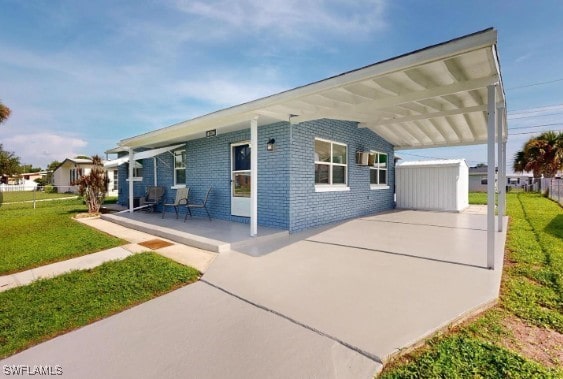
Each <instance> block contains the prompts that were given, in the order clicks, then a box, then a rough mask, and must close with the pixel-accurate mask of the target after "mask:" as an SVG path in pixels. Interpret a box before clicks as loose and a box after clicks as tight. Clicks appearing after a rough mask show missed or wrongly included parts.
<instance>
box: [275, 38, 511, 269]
mask: <svg viewBox="0 0 563 379" xmlns="http://www.w3.org/2000/svg"><path fill="white" fill-rule="evenodd" d="M309 87H314V88H315V89H316V91H311V90H309V91H308V93H307V95H301V96H299V97H298V98H297V99H293V100H291V101H286V102H285V103H284V104H283V105H277V106H275V107H270V109H269V111H271V112H273V111H275V110H277V111H278V112H279V111H280V109H281V107H282V106H283V107H285V109H289V108H291V111H292V113H293V114H295V115H296V116H294V117H291V119H290V120H291V122H292V124H298V123H300V122H303V121H308V120H315V119H319V118H329V119H337V120H353V121H357V122H359V125H360V126H361V127H365V128H369V129H371V130H373V131H374V132H375V133H377V134H379V135H381V136H383V137H384V138H385V139H386V140H388V141H389V142H391V143H392V144H393V145H394V147H395V150H401V149H424V148H430V147H445V146H464V145H476V144H487V165H488V171H487V178H488V182H487V183H488V185H487V193H488V198H487V204H488V207H487V228H486V230H487V245H486V248H485V249H484V250H486V253H487V267H488V268H490V269H493V268H494V246H495V217H494V216H495V167H496V166H497V164H498V190H499V198H498V221H497V231H498V232H501V231H502V229H503V223H502V219H503V216H504V213H505V209H506V193H505V191H506V186H505V182H506V140H507V135H508V133H507V123H506V99H505V94H504V88H503V83H502V76H501V71H500V63H499V59H498V53H497V32H496V30H495V29H492V28H490V29H486V30H483V31H480V32H477V33H473V34H471V35H468V36H464V37H461V38H457V39H454V40H451V41H447V42H444V43H441V44H438V45H434V46H430V47H427V48H424V49H421V50H418V51H415V52H412V53H408V54H405V55H402V56H398V57H395V58H391V59H389V60H385V61H382V62H379V63H376V64H373V65H370V66H367V67H364V68H361V69H358V70H355V71H350V72H348V73H345V74H342V75H339V76H336V77H333V78H329V79H327V80H325V81H321V82H318V83H313V84H312V85H309V86H306V87H303V88H298V89H296V90H292V91H290V92H293V91H305V90H307V89H309ZM305 105H306V106H305ZM267 109H268V108H267ZM271 112H270V113H271ZM495 145H496V148H495ZM497 162H498V163H497Z"/></svg>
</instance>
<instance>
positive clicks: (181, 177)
mask: <svg viewBox="0 0 563 379" xmlns="http://www.w3.org/2000/svg"><path fill="white" fill-rule="evenodd" d="M185 184H186V150H177V151H175V152H174V185H175V186H176V185H185Z"/></svg>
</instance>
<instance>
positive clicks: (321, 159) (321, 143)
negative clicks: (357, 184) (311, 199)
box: [315, 139, 348, 188]
mask: <svg viewBox="0 0 563 379" xmlns="http://www.w3.org/2000/svg"><path fill="white" fill-rule="evenodd" d="M347 157H348V147H347V146H346V145H344V144H342V143H338V142H332V141H326V140H320V139H315V185H316V186H319V187H325V188H326V187H329V186H334V187H346V184H347V183H348V159H347ZM317 188H318V187H317Z"/></svg>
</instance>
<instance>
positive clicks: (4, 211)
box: [0, 200, 124, 275]
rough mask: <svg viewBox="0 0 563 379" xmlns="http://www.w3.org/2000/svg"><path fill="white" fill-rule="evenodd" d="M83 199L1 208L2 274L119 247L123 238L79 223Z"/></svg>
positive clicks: (83, 207)
mask: <svg viewBox="0 0 563 379" xmlns="http://www.w3.org/2000/svg"><path fill="white" fill-rule="evenodd" d="M86 210H87V209H86V206H85V205H83V204H82V200H60V201H57V200H55V201H48V202H45V203H44V204H42V206H41V207H38V208H37V209H33V208H31V207H29V204H25V205H24V204H20V205H13V206H3V207H0V246H1V250H0V275H5V274H8V273H12V272H17V271H23V270H26V269H30V268H33V267H37V266H41V265H44V264H47V263H52V262H56V261H60V260H65V259H69V258H72V257H77V256H80V255H84V254H89V253H93V252H96V251H100V250H103V249H108V248H111V247H115V246H119V245H122V244H123V243H124V241H122V240H120V239H118V238H115V237H112V236H109V235H107V234H105V233H101V232H98V231H96V230H94V229H92V228H90V227H88V226H86V225H83V224H81V223H79V222H76V221H75V220H73V219H72V217H73V216H74V215H75V214H76V213H80V212H85V211H86Z"/></svg>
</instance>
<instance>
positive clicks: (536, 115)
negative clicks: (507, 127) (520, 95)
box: [508, 112, 563, 120]
mask: <svg viewBox="0 0 563 379" xmlns="http://www.w3.org/2000/svg"><path fill="white" fill-rule="evenodd" d="M530 113H537V112H530ZM558 114H563V112H557V113H547V114H535V115H529V116H519V117H510V116H508V119H509V120H520V119H522V118H531V117H546V116H555V115H558Z"/></svg>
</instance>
